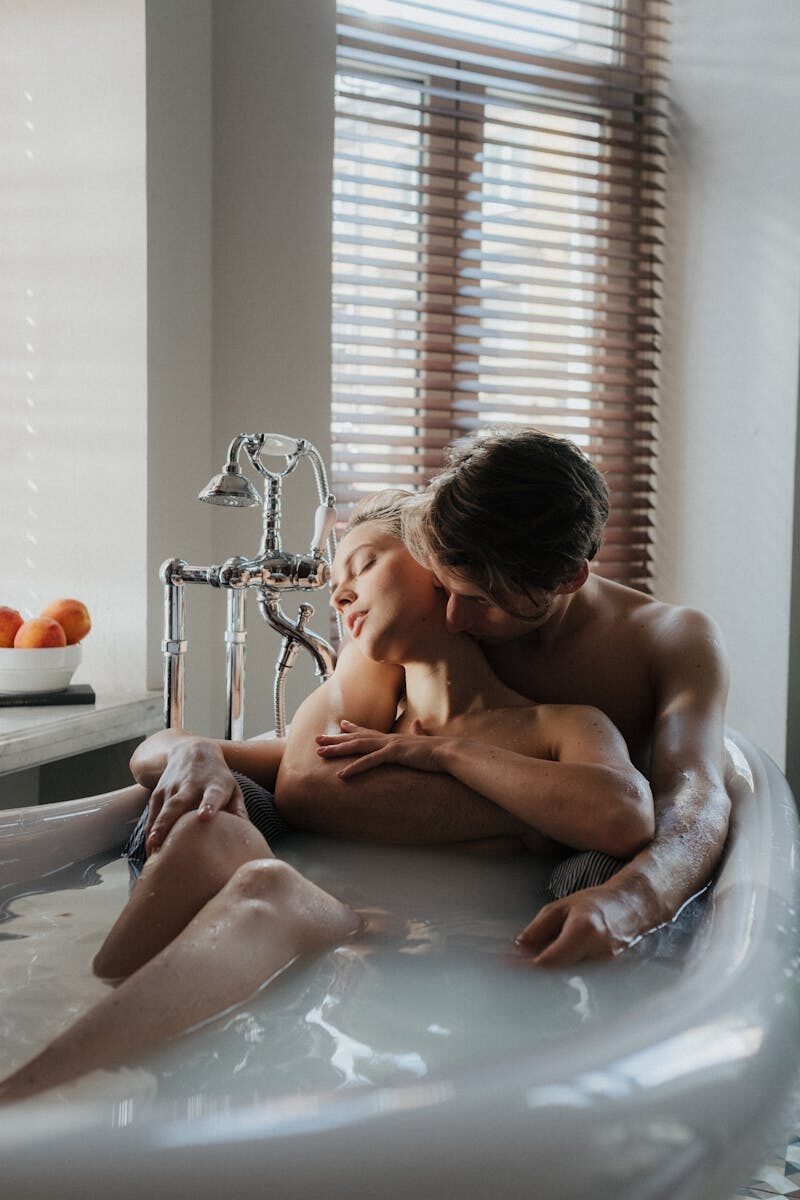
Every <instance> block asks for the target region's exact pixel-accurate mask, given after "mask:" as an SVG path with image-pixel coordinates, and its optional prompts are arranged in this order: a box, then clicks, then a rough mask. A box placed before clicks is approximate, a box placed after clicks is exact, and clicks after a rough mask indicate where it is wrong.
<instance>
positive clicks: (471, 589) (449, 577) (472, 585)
mask: <svg viewBox="0 0 800 1200" xmlns="http://www.w3.org/2000/svg"><path fill="white" fill-rule="evenodd" d="M428 565H429V566H430V569H431V570H432V571H433V573H434V575H435V576H436V578H437V579H438V580H439V582H440V583H442V584H444V586H445V587H446V588H447V590H448V591H449V592H455V593H456V595H459V596H480V597H481V598H482V599H486V600H489V599H491V597H490V596H487V594H486V592H485V591H484V590H483V588H482V587H480V586H479V585H478V584H477V583H476V582H475V581H474V580H473V579H471V578H470V576H469V574H468V572H466V571H463V570H461V569H460V568H455V567H444V566H442V564H441V563H440V562H437V560H436V559H435V558H433V557H431V558H430V560H429V563H428Z"/></svg>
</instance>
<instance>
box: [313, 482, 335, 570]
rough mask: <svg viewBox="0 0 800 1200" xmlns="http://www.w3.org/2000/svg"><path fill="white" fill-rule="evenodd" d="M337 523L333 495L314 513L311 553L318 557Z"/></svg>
mask: <svg viewBox="0 0 800 1200" xmlns="http://www.w3.org/2000/svg"><path fill="white" fill-rule="evenodd" d="M335 524H336V509H335V508H334V504H333V497H332V496H331V497H329V498H328V501H327V503H326V504H320V505H319V507H318V508H317V511H316V513H315V514H314V533H313V535H312V538H311V553H312V555H313V556H314V557H315V558H317V557H319V555H320V554H321V552H322V549H323V547H324V546H325V544H326V542H327V541H328V538H329V536H330V534H331V530H332V529H333V527H334V525H335Z"/></svg>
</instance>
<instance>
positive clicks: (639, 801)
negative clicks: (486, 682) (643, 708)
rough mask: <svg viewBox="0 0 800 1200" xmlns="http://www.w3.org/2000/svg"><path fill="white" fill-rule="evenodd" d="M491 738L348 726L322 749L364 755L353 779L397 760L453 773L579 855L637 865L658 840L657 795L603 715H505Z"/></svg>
mask: <svg viewBox="0 0 800 1200" xmlns="http://www.w3.org/2000/svg"><path fill="white" fill-rule="evenodd" d="M415 726H419V723H418V722H415ZM485 733H486V736H485V738H483V739H482V740H473V739H471V738H468V737H459V736H453V735H450V734H445V735H443V736H436V735H434V736H432V737H428V736H425V735H424V733H423V731H422V729H421V727H419V728H416V729H412V731H411V733H409V734H405V733H404V734H392V733H379V732H376V731H375V730H370V729H358V728H356V727H354V726H352V724H350V723H347V731H346V732H344V733H340V734H336V735H332V736H327V737H321V738H319V737H318V738H317V742H318V743H319V744H320V750H319V753H320V754H321V755H323V756H324V757H325V758H341V757H343V756H350V755H352V754H357V755H359V756H360V757H359V758H357V759H355V760H354V761H351V762H349V763H348V764H347V765H346V766H344V767H343V768H342V769H341V770H340V772H339V774H340V777H342V778H344V779H347V780H354V779H355V778H356V777H357V776H360V775H361V774H362V773H363V772H365V771H369V772H371V771H373V770H374V768H376V767H381V768H384V767H385V765H386V764H388V763H393V764H396V765H399V766H408V767H413V768H415V769H416V770H423V771H439V772H443V773H445V774H448V775H450V776H452V777H453V778H454V779H456V780H458V781H459V782H460V783H462V784H464V785H465V786H466V787H469V788H471V789H473V790H474V791H475V792H476V793H478V794H479V795H481V796H484V797H485V798H486V799H487V800H491V801H492V802H493V803H494V804H496V805H498V806H499V807H500V808H502V809H505V810H506V812H508V813H509V814H510V815H511V816H513V817H517V818H518V819H519V820H520V821H522V822H524V824H525V825H526V826H528V827H529V828H530V829H533V830H535V831H536V832H537V833H539V834H541V835H543V836H544V837H546V838H549V839H551V840H553V841H556V842H561V843H563V844H565V845H568V846H573V847H575V848H576V849H579V850H602V851H605V852H606V853H608V854H613V855H614V856H615V857H618V858H627V857H630V856H631V855H633V854H635V853H636V852H637V850H640V849H641V848H642V847H643V846H644V845H646V844H647V843H648V842H649V841H650V839H651V837H652V836H653V830H654V816H653V802H652V797H651V795H650V788H649V786H648V784H647V781H646V780H645V779H644V778H643V776H642V775H640V774H639V772H638V771H637V770H636V768H635V767H634V766H633V765H632V763H631V761H630V758H629V756H628V750H627V747H626V745H625V741H624V739H623V737H622V735H621V734H620V733H619V731H618V730H617V729H616V727H615V726H614V725H613V724H612V723H611V721H610V720H609V719H608V717H606V716H605V715H604V714H603V713H601V712H599V711H598V710H597V709H593V708H587V707H583V706H578V705H541V706H539V707H537V708H536V709H535V710H533V709H528V708H520V709H514V710H511V711H509V710H505V711H504V712H503V713H502V714H501V713H498V714H496V716H495V721H494V724H489V725H487V727H486V730H485ZM370 778H373V776H372V775H370Z"/></svg>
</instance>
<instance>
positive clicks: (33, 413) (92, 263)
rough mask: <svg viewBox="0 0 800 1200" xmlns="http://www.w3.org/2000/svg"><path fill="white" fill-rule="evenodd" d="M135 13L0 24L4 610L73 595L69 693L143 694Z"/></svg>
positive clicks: (97, 9)
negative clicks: (76, 648) (84, 687)
mask: <svg viewBox="0 0 800 1200" xmlns="http://www.w3.org/2000/svg"><path fill="white" fill-rule="evenodd" d="M144 34H145V30H144V10H143V6H142V4H141V0H115V3H114V4H107V3H105V2H104V0H81V3H79V4H74V3H72V4H64V3H62V2H60V0H37V2H36V3H35V4H30V3H28V2H26V0H7V3H5V4H4V5H3V8H2V14H0V77H2V80H3V87H2V93H1V94H2V100H1V101H0V105H1V106H2V107H1V108H0V114H1V116H2V125H1V126H0V128H2V131H3V136H2V152H1V153H0V158H1V159H2V163H3V168H2V169H3V187H2V191H0V205H1V206H2V207H1V208H0V259H2V264H3V266H2V273H1V274H0V297H2V300H1V302H0V358H1V359H2V362H3V368H4V369H3V372H2V384H0V387H1V388H2V392H0V411H1V412H2V434H0V469H2V484H3V514H2V520H0V563H2V576H1V585H0V604H10V605H12V606H14V607H17V608H21V609H22V610H23V611H24V612H25V613H26V615H33V614H35V613H36V612H38V611H39V609H40V608H41V607H42V606H43V605H44V604H46V603H47V602H48V601H50V600H53V599H55V598H56V597H58V596H77V597H79V598H80V599H82V600H84V601H85V602H86V604H87V605H88V606H89V609H90V610H91V613H92V616H93V620H94V628H93V630H92V632H91V634H90V635H89V638H88V639H87V641H86V642H85V643H84V664H83V666H82V667H81V668H80V671H79V674H78V675H77V676H76V678H77V679H79V680H80V679H83V680H87V681H90V682H91V683H93V684H94V686H95V688H96V689H98V690H100V689H105V688H120V687H121V688H123V689H129V690H131V691H139V690H141V689H142V688H143V687H144V683H145V634H146V621H145V615H146V605H145V580H144V573H143V570H142V566H143V563H144V557H145V540H146V506H147V494H146V480H145V472H144V463H145V439H146V419H147V413H146V403H147V378H146V369H145V361H146V296H145V269H146V255H145V249H146V242H145V239H146V205H145V117H144V113H145V76H144V56H145V43H144Z"/></svg>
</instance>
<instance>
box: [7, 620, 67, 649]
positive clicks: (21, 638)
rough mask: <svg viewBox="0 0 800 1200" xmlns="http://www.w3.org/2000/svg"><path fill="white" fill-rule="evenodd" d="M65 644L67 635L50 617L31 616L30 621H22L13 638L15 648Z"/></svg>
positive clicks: (40, 647)
mask: <svg viewBox="0 0 800 1200" xmlns="http://www.w3.org/2000/svg"><path fill="white" fill-rule="evenodd" d="M66 644H67V635H66V634H65V633H64V630H63V629H62V628H61V626H60V625H59V623H58V621H54V620H53V619H52V617H31V619H30V621H23V622H22V624H21V625H20V627H19V629H18V630H17V633H16V636H15V638H14V649H15V650H36V649H42V648H45V647H48V646H49V647H53V646H66Z"/></svg>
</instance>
